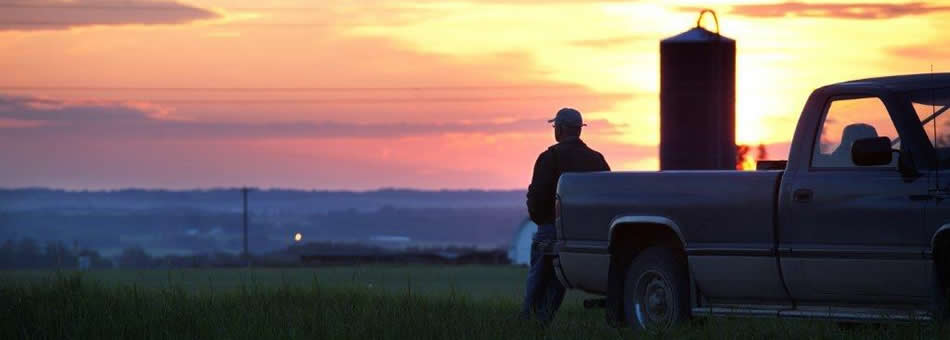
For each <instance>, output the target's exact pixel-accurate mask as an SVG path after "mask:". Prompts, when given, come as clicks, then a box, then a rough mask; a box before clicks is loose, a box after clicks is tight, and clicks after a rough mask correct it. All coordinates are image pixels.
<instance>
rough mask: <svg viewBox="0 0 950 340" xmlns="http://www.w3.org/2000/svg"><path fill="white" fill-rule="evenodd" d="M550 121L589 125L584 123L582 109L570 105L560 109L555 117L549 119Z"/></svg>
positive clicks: (559, 123)
mask: <svg viewBox="0 0 950 340" xmlns="http://www.w3.org/2000/svg"><path fill="white" fill-rule="evenodd" d="M548 123H554V125H564V126H576V127H581V126H587V124H584V119H583V118H581V113H580V111H577V110H575V109H572V108H569V107H565V108H563V109H560V110H558V111H557V115H555V116H554V118H553V119H551V120H548Z"/></svg>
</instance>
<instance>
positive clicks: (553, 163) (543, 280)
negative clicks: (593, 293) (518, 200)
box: [521, 108, 610, 323]
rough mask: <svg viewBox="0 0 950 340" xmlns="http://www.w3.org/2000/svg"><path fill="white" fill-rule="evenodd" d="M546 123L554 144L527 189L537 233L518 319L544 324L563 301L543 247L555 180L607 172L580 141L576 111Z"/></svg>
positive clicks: (549, 234) (548, 238)
mask: <svg viewBox="0 0 950 340" xmlns="http://www.w3.org/2000/svg"><path fill="white" fill-rule="evenodd" d="M548 122H549V123H554V139H555V140H556V141H557V142H558V143H557V144H554V145H552V146H551V147H549V148H548V149H547V150H545V151H544V152H542V153H541V155H539V156H538V160H537V161H536V162H535V163H534V175H533V176H532V177H531V185H530V186H529V187H528V213H529V214H530V215H531V220H532V221H534V223H535V224H537V225H538V231H537V232H536V233H535V234H534V237H533V239H532V242H531V270H530V271H529V272H528V280H527V284H526V286H527V287H526V289H525V297H524V305H523V306H522V310H521V315H522V318H525V319H530V318H531V317H532V316H535V317H537V318H538V319H539V320H540V321H542V322H544V323H547V322H549V321H550V320H551V318H552V317H554V313H555V312H557V309H558V307H560V305H561V300H563V299H564V286H562V285H561V283H560V282H559V281H558V280H557V278H556V277H555V274H554V265H553V264H552V262H551V257H550V256H545V255H544V251H545V248H547V247H548V246H550V244H551V243H552V242H553V241H554V240H555V239H556V238H557V231H556V230H555V228H554V196H555V194H556V192H557V181H558V179H559V178H560V177H561V174H563V173H565V172H589V171H610V166H608V165H607V161H606V160H604V156H603V155H601V154H600V153H599V152H597V151H594V150H592V149H591V148H589V147H587V145H586V144H584V142H583V141H581V139H580V136H581V127H583V126H586V124H584V121H583V119H582V118H581V113H580V112H578V111H577V110H575V109H572V108H563V109H561V110H560V111H558V112H557V115H556V116H555V117H554V119H551V120H549V121H548Z"/></svg>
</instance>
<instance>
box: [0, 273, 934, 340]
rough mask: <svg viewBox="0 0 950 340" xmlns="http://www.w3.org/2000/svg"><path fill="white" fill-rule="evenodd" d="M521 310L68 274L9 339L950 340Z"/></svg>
mask: <svg viewBox="0 0 950 340" xmlns="http://www.w3.org/2000/svg"><path fill="white" fill-rule="evenodd" d="M171 275H172V274H169V276H170V277H171ZM169 280H171V279H169ZM518 309H519V306H518V301H517V300H516V299H514V298H511V297H494V298H491V297H489V298H484V297H483V298H475V297H470V296H468V295H466V294H464V293H462V292H456V291H454V290H453V291H450V292H449V293H447V294H441V295H436V296H433V295H421V294H418V293H417V292H413V291H412V285H411V282H407V286H406V289H405V290H403V291H398V292H397V291H380V290H373V289H370V288H366V287H365V286H363V285H359V286H353V287H339V286H333V287H328V286H326V285H325V284H321V283H320V281H318V280H316V279H314V280H312V281H311V282H310V283H309V284H306V285H302V284H291V283H289V282H283V283H280V284H271V285H258V284H249V283H248V284H243V285H240V286H239V287H237V288H236V289H227V290H215V289H207V290H200V291H196V290H189V289H185V288H182V287H181V286H176V285H170V286H165V287H161V288H143V287H140V286H138V285H135V284H132V285H115V286H108V285H103V284H101V283H99V282H96V281H91V280H88V279H85V278H83V277H82V276H80V275H78V274H62V275H57V276H54V277H51V278H48V279H43V280H32V281H4V282H3V283H2V284H0V339H117V338H134V339H299V338H307V339H618V338H624V339H634V338H636V339H641V338H657V339H662V338H676V339H723V338H726V339H901V338H904V339H937V338H939V339H950V332H948V330H947V329H945V328H942V327H940V326H938V325H935V324H930V323H906V324H860V325H846V326H842V325H839V324H837V323H833V322H826V321H793V320H778V319H721V318H720V319H705V320H703V319H699V320H696V321H694V322H692V323H691V324H689V325H684V326H682V327H679V328H677V329H674V330H672V331H668V332H665V333H635V332H632V331H630V330H629V329H622V330H618V329H613V328H610V327H608V326H606V324H605V323H604V321H603V312H602V310H593V311H589V310H584V309H582V308H580V306H579V305H578V304H568V305H566V306H564V308H563V309H562V310H561V311H560V313H559V314H558V316H557V319H556V321H555V322H554V323H553V324H551V325H550V326H549V327H547V328H545V327H542V326H541V325H538V324H536V323H532V322H524V321H519V320H518V319H517V318H516V315H517V312H518Z"/></svg>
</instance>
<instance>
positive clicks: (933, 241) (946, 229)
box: [611, 223, 950, 251]
mask: <svg viewBox="0 0 950 340" xmlns="http://www.w3.org/2000/svg"><path fill="white" fill-rule="evenodd" d="M611 227H613V226H611ZM941 233H950V223H948V224H944V225H942V226H940V228H938V229H937V231H936V232H935V233H934V236H933V237H931V238H930V251H935V250H937V237H940V234H941Z"/></svg>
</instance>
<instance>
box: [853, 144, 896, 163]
mask: <svg viewBox="0 0 950 340" xmlns="http://www.w3.org/2000/svg"><path fill="white" fill-rule="evenodd" d="M893 152H894V150H891V139H890V138H887V137H874V138H864V139H858V140H856V141H854V144H852V145H851V162H853V163H854V164H855V165H858V166H876V165H888V164H891V154H892V153H893Z"/></svg>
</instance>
